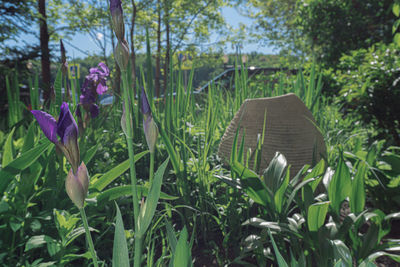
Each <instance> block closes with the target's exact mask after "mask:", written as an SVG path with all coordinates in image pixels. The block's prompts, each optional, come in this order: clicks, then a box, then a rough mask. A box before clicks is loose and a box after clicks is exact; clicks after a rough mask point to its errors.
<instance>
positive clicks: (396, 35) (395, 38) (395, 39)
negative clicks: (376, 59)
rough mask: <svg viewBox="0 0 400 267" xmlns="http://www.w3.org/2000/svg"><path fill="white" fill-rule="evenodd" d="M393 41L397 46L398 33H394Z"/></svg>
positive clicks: (399, 41) (399, 35) (399, 40)
mask: <svg viewBox="0 0 400 267" xmlns="http://www.w3.org/2000/svg"><path fill="white" fill-rule="evenodd" d="M393 41H394V43H395V44H396V45H397V46H400V33H396V34H395V35H394V38H393Z"/></svg>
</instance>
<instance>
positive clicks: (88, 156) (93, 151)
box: [82, 143, 100, 165]
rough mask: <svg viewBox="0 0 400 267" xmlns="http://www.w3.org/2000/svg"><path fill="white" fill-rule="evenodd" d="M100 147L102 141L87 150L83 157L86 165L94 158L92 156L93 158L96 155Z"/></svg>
mask: <svg viewBox="0 0 400 267" xmlns="http://www.w3.org/2000/svg"><path fill="white" fill-rule="evenodd" d="M99 147H100V143H98V144H97V145H95V146H92V147H91V148H89V149H88V150H87V151H86V153H85V156H84V157H83V160H82V161H83V162H84V163H85V164H86V165H88V164H89V162H90V161H91V160H92V158H93V157H94V155H95V154H96V152H97V149H99Z"/></svg>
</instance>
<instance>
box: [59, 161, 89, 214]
mask: <svg viewBox="0 0 400 267" xmlns="http://www.w3.org/2000/svg"><path fill="white" fill-rule="evenodd" d="M88 188H89V174H88V171H87V168H86V165H85V163H83V162H82V163H81V165H80V166H79V168H78V170H77V172H76V173H74V171H73V170H72V169H70V170H69V173H68V175H67V179H65V189H66V190H67V194H68V196H69V198H70V199H71V200H72V202H73V203H74V204H75V206H77V207H78V208H79V209H81V208H83V205H84V203H85V198H86V195H87V192H88Z"/></svg>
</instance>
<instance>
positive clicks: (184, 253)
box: [174, 226, 190, 267]
mask: <svg viewBox="0 0 400 267" xmlns="http://www.w3.org/2000/svg"><path fill="white" fill-rule="evenodd" d="M187 240H188V232H187V230H186V226H185V227H183V229H182V231H181V233H180V235H179V239H178V243H177V244H176V248H175V254H174V266H180V267H186V266H189V264H190V248H189V244H188V242H187Z"/></svg>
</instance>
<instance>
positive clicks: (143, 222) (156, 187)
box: [138, 158, 169, 236]
mask: <svg viewBox="0 0 400 267" xmlns="http://www.w3.org/2000/svg"><path fill="white" fill-rule="evenodd" d="M168 162H169V158H167V159H166V160H165V161H164V162H163V164H161V166H160V167H159V168H158V170H157V171H156V173H155V174H154V179H153V183H152V185H151V187H150V191H149V195H148V197H147V199H146V201H145V202H144V204H143V206H141V207H140V211H139V218H138V236H144V234H145V233H146V231H147V228H148V227H149V225H150V223H151V220H152V219H153V216H154V213H155V211H156V207H157V204H158V200H159V198H160V191H161V184H162V180H163V177H164V172H165V169H166V168H167V165H168Z"/></svg>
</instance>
